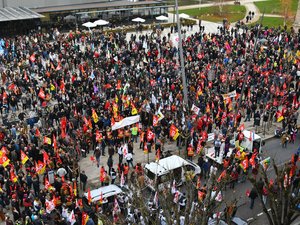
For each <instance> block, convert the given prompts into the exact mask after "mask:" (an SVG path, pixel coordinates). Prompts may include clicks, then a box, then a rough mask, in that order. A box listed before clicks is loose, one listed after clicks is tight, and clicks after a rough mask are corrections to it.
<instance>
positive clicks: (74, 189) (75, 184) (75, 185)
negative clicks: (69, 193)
mask: <svg viewBox="0 0 300 225" xmlns="http://www.w3.org/2000/svg"><path fill="white" fill-rule="evenodd" d="M73 192H74V196H75V197H77V182H76V181H75V182H74V186H73Z"/></svg>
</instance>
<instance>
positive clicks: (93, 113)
mask: <svg viewBox="0 0 300 225" xmlns="http://www.w3.org/2000/svg"><path fill="white" fill-rule="evenodd" d="M92 118H93V120H94V123H98V121H99V118H98V115H97V113H96V111H95V109H92Z"/></svg>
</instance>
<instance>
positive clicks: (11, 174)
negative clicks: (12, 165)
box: [10, 170, 18, 183]
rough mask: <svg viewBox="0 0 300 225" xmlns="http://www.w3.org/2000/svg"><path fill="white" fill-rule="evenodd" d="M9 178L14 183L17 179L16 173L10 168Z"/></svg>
mask: <svg viewBox="0 0 300 225" xmlns="http://www.w3.org/2000/svg"><path fill="white" fill-rule="evenodd" d="M10 180H11V181H12V182H14V183H16V182H17V181H18V178H17V176H16V174H15V173H14V171H12V170H11V171H10Z"/></svg>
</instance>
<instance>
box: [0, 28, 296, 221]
mask: <svg viewBox="0 0 300 225" xmlns="http://www.w3.org/2000/svg"><path fill="white" fill-rule="evenodd" d="M256 36H258V39H259V41H258V46H257V49H255V53H254V54H253V55H254V57H252V53H253V51H254V48H253V47H254V43H255V38H256ZM299 42H300V34H299V33H297V32H295V31H293V30H292V32H287V31H286V30H281V29H273V28H266V29H259V28H258V27H254V28H248V27H245V28H244V29H243V31H239V30H238V29H232V30H231V31H230V30H228V31H227V30H224V31H223V32H222V33H220V32H219V33H214V34H210V33H205V31H203V30H202V31H201V32H198V33H195V34H192V35H190V36H187V35H184V40H183V49H184V52H183V53H184V58H185V73H186V80H187V84H188V87H187V88H188V99H189V102H183V91H182V90H183V88H184V87H183V85H182V81H181V76H180V73H179V72H178V69H179V64H178V60H177V58H178V49H177V47H176V44H175V43H174V42H172V38H171V34H167V35H166V36H163V35H161V36H160V35H158V36H156V35H151V36H148V35H139V34H132V35H131V37H130V39H129V40H128V39H126V34H125V33H108V34H104V33H97V32H94V33H89V32H83V31H76V32H70V33H60V32H59V31H58V30H57V29H53V30H51V31H49V32H47V33H40V32H32V33H30V34H29V35H22V36H15V37H14V38H3V39H1V43H0V44H1V48H0V50H1V57H0V70H1V86H2V88H1V93H0V99H1V101H0V113H1V116H2V119H3V125H2V126H1V130H0V141H1V166H0V184H1V189H0V216H1V219H2V220H6V223H7V224H8V225H10V224H26V225H30V224H43V223H44V224H67V223H71V224H80V223H81V221H85V224H89V225H90V224H97V223H98V222H97V219H96V217H97V216H96V208H94V207H93V208H92V210H91V211H89V214H86V213H85V212H84V211H83V210H82V207H81V205H82V204H85V203H82V201H81V199H80V198H79V194H78V193H79V189H80V190H81V191H82V192H84V191H87V189H86V184H87V181H88V174H85V173H84V171H80V169H79V165H78V160H80V157H84V156H86V155H87V154H89V153H90V152H94V156H95V159H94V158H91V159H92V160H93V161H96V164H97V165H98V167H99V168H101V169H100V171H102V172H100V173H101V175H100V181H101V183H102V184H103V185H105V184H107V183H110V182H112V183H114V180H115V179H116V177H117V176H119V177H120V179H121V176H122V174H123V175H124V177H125V178H124V179H126V177H128V174H129V171H136V170H133V169H131V168H130V167H133V166H134V165H133V163H132V159H133V154H134V152H133V143H135V142H137V141H139V142H140V149H142V150H139V149H135V151H146V152H151V151H156V152H158V154H157V155H159V154H161V155H163V154H164V152H163V150H164V149H163V145H164V143H165V142H166V141H167V140H173V139H176V143H177V145H178V146H184V147H185V149H186V156H187V157H190V158H191V159H194V158H196V155H199V156H200V157H199V165H200V166H201V167H202V170H203V174H204V175H203V176H207V175H208V174H209V173H210V172H209V169H208V168H210V166H208V165H207V164H208V163H207V161H206V159H205V157H202V156H201V154H203V153H202V150H203V147H204V146H205V144H206V140H207V138H208V134H209V133H215V136H214V137H215V141H214V143H215V147H216V148H217V149H218V148H219V149H218V151H223V150H224V151H225V152H226V151H227V150H228V148H229V141H230V140H231V139H232V135H233V132H234V131H237V130H238V129H240V127H241V125H242V124H243V120H245V121H249V120H251V121H252V120H253V123H254V125H255V126H257V127H259V126H261V124H262V122H268V121H270V120H276V121H282V123H283V126H284V127H285V128H287V130H288V131H287V132H288V134H291V133H292V132H296V130H295V129H296V125H297V118H298V111H297V110H298V107H299V104H298V99H299V93H300V92H299V89H300V83H299V75H300V74H299V71H300V45H299ZM248 67H249V68H250V69H249V71H248ZM246 73H248V76H247V77H248V79H247V80H245V74H246ZM243 85H245V87H244V88H243ZM242 91H243V92H242ZM228 93H234V94H233V95H232V96H231V95H229V94H228ZM228 95H229V97H228ZM239 98H241V99H242V101H241V104H240V105H238V102H239ZM191 108H192V109H193V110H191ZM31 111H34V112H36V113H35V114H33V113H30V112H31ZM137 114H138V115H140V123H137V124H133V125H130V126H127V127H125V128H121V129H117V130H112V125H114V124H115V123H116V122H118V121H120V120H122V119H123V118H126V117H129V116H132V115H137ZM171 126H172V129H173V130H174V133H171V132H170V128H171ZM177 134H178V135H177ZM177 136H178V137H177ZM240 138H242V137H240ZM124 146H126V152H124V149H125V148H124ZM153 146H154V147H153ZM237 152H239V151H234V154H236V153H237ZM116 153H117V154H119V162H118V163H114V162H113V160H112V156H113V155H114V154H116ZM218 153H219V152H217V153H216V154H218ZM105 154H108V155H109V156H110V157H109V160H108V161H107V165H105V163H103V162H102V163H101V162H100V156H101V155H105ZM234 154H233V156H232V157H228V158H227V157H224V161H226V163H224V167H225V165H227V167H225V168H228V169H227V170H225V171H227V173H228V174H230V176H232V178H233V180H235V181H236V179H237V173H238V172H239V170H240V167H239V163H241V162H243V161H244V160H245V158H246V157H249V160H250V159H252V155H249V156H246V155H245V154H243V153H241V155H240V156H239V157H242V158H238V161H236V163H235V164H231V162H232V161H233V160H236V157H235V156H234ZM253 155H254V156H255V157H256V156H257V155H258V153H256V152H255V151H254V152H253ZM158 157H159V156H158ZM116 165H117V166H116ZM229 165H231V166H229ZM248 167H250V166H248ZM248 167H247V168H243V169H244V170H242V171H247V169H248ZM106 168H107V169H106ZM138 172H139V168H138ZM138 172H136V173H138ZM211 173H214V170H213V171H212V172H211ZM222 174H223V173H222ZM223 175H224V174H223ZM127 179H129V178H127ZM127 179H126V180H127ZM234 183H235V182H232V183H231V187H232V188H234ZM87 204H88V203H87ZM8 209H9V211H10V212H11V213H10V215H11V216H10V218H9V215H7V216H6V218H5V215H4V212H7V210H8Z"/></svg>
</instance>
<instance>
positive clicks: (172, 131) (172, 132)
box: [170, 124, 179, 140]
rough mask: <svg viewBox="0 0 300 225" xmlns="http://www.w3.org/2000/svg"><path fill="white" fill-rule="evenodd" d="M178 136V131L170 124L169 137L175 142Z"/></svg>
mask: <svg viewBox="0 0 300 225" xmlns="http://www.w3.org/2000/svg"><path fill="white" fill-rule="evenodd" d="M178 136H179V132H178V129H177V127H176V126H175V125H174V124H172V125H171V127H170V137H171V138H173V140H176V139H177V138H178Z"/></svg>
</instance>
